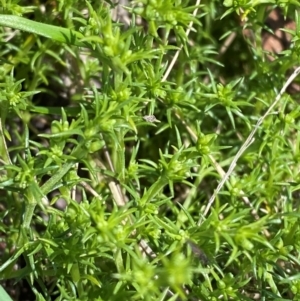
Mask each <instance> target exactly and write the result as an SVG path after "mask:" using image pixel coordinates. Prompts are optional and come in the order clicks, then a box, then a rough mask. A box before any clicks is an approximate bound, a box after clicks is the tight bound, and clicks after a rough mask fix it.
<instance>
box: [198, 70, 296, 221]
mask: <svg viewBox="0 0 300 301" xmlns="http://www.w3.org/2000/svg"><path fill="white" fill-rule="evenodd" d="M299 73H300V67H298V68H297V69H296V70H295V71H294V72H293V74H292V75H291V76H290V77H289V78H288V80H287V81H286V82H285V84H284V85H283V87H282V89H281V91H280V92H279V94H278V95H277V96H276V98H275V100H274V102H273V103H272V105H271V106H270V107H269V109H268V110H267V112H266V113H265V114H264V115H263V116H262V117H261V118H259V119H258V121H257V123H256V125H255V126H254V128H253V130H252V131H251V133H250V134H249V136H248V137H247V139H246V141H245V142H244V144H243V145H242V146H241V148H240V149H239V151H238V152H237V154H236V155H235V157H234V158H233V160H232V162H231V164H230V166H229V168H228V171H227V172H226V174H225V175H224V176H223V177H222V180H221V182H220V183H219V185H218V187H217V189H216V190H215V191H214V193H213V195H212V196H211V198H210V200H209V202H208V204H207V206H206V208H205V210H204V212H203V214H202V216H201V218H200V219H199V222H198V225H200V224H201V223H202V220H203V218H204V217H205V216H206V215H207V213H208V211H209V209H210V207H211V206H212V204H213V202H214V201H215V198H216V196H217V194H218V193H219V192H220V190H221V189H222V187H223V186H224V184H225V182H226V181H227V180H228V178H229V177H230V175H231V174H232V172H233V170H234V168H235V166H236V164H237V161H238V159H239V158H240V157H241V156H242V154H243V153H244V152H245V150H246V149H247V148H248V147H249V146H250V145H251V144H252V143H253V141H254V135H255V134H256V132H257V130H258V129H259V127H260V126H261V124H262V123H263V121H264V120H265V119H266V117H267V116H269V115H270V114H271V112H272V110H273V109H274V107H275V106H276V105H277V103H278V102H279V100H280V98H281V96H282V94H283V93H284V92H285V90H286V89H287V87H288V86H289V85H290V84H291V82H292V81H293V80H294V79H295V78H296V77H297V75H298V74H299Z"/></svg>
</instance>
